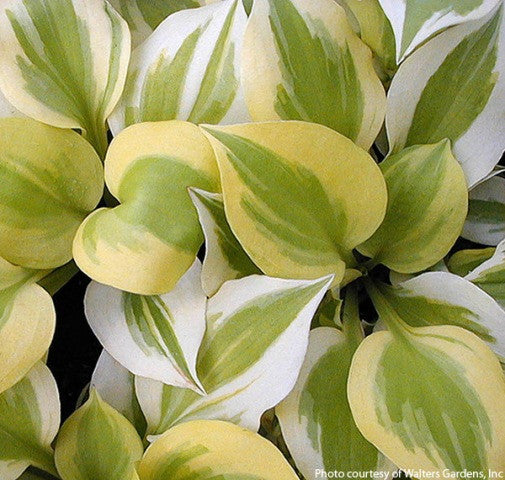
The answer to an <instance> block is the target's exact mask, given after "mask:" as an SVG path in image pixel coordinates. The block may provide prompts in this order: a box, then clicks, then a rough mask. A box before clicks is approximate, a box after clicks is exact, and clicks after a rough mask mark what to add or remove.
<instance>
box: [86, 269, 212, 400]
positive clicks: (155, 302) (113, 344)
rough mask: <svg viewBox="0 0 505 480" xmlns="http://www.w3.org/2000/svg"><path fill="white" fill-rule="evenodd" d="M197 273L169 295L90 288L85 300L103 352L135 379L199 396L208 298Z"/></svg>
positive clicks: (187, 276)
mask: <svg viewBox="0 0 505 480" xmlns="http://www.w3.org/2000/svg"><path fill="white" fill-rule="evenodd" d="M200 273H201V266H200V261H199V260H196V261H195V263H194V264H193V266H192V267H191V268H190V269H189V270H188V271H187V272H186V274H185V275H184V276H183V277H182V278H181V280H179V282H178V283H177V285H176V286H175V288H174V289H173V290H171V291H170V292H169V293H166V294H164V295H159V296H158V295H156V296H142V295H136V294H134V293H128V292H122V291H120V290H117V289H115V288H113V287H108V286H106V285H102V284H100V283H97V282H92V283H91V284H90V285H89V287H88V289H87V291H86V296H85V299H84V305H85V312H86V317H87V319H88V322H89V324H90V326H91V329H92V330H93V332H94V333H95V335H96V336H97V337H98V340H99V341H100V342H101V344H102V345H103V347H104V348H105V350H107V352H108V353H109V354H110V355H111V356H112V357H114V358H115V359H116V360H117V361H118V362H119V363H121V364H122V365H123V366H124V367H125V368H127V369H128V370H130V371H131V372H132V373H134V374H135V375H141V376H143V377H147V378H151V379H154V380H158V381H160V382H163V383H166V384H168V385H175V386H178V387H187V388H191V389H193V390H195V391H197V392H201V391H202V387H201V385H200V383H199V381H198V378H197V374H196V357H197V354H198V349H199V348H200V344H201V342H202V338H203V336H204V333H205V307H206V302H207V297H206V296H205V293H204V292H203V290H202V286H201V282H200ZM118 338H119V339H121V341H120V342H118Z"/></svg>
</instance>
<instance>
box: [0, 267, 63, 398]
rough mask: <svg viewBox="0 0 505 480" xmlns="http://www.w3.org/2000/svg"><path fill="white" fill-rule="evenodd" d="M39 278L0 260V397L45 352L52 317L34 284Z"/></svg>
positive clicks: (48, 304)
mask: <svg viewBox="0 0 505 480" xmlns="http://www.w3.org/2000/svg"><path fill="white" fill-rule="evenodd" d="M41 274H43V273H41V272H37V271H34V270H28V269H24V268H21V267H17V266H14V265H12V264H10V263H9V262H7V261H6V260H4V259H1V258H0V393H1V392H3V391H5V390H7V389H8V388H11V387H12V386H13V385H14V384H16V383H17V382H18V381H19V380H21V379H22V378H23V377H24V376H25V375H26V374H27V373H28V372H29V370H30V369H31V368H32V367H33V366H34V364H35V363H36V362H37V361H38V360H40V359H41V358H42V357H43V356H44V354H45V353H46V352H47V349H48V348H49V345H50V344H51V340H52V338H53V334H54V329H55V324H56V313H55V310H54V305H53V301H52V299H51V296H50V295H49V294H48V293H47V292H46V291H45V290H44V289H43V288H42V287H40V286H39V285H37V284H36V283H35V282H36V281H37V279H38V278H39V276H40V275H41Z"/></svg>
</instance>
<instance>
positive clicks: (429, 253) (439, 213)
mask: <svg viewBox="0 0 505 480" xmlns="http://www.w3.org/2000/svg"><path fill="white" fill-rule="evenodd" d="M380 168H381V170H382V173H383V174H384V178H385V179H386V184H387V187H388V208H387V212H386V217H385V219H384V222H383V223H382V225H381V226H380V227H379V229H378V230H377V231H376V232H375V233H374V234H373V235H372V237H371V238H369V239H368V240H367V241H366V242H365V243H364V244H363V245H360V246H359V247H358V250H359V251H360V252H361V253H363V254H364V255H366V256H368V257H371V258H373V259H374V260H375V261H376V262H378V263H383V264H384V265H386V266H388V267H389V268H391V269H392V270H395V271H397V272H401V273H414V272H419V271H421V270H425V269H427V268H428V267H430V266H432V265H434V264H435V263H437V262H438V261H439V260H441V259H442V258H443V257H444V256H445V255H446V254H447V253H449V250H450V249H451V247H452V246H453V245H454V243H455V242H456V240H457V239H458V237H459V235H460V233H461V229H462V228H463V224H464V222H465V217H466V213H467V209H468V192H467V186H466V181H465V176H464V174H463V170H462V169H461V166H460V165H459V164H458V162H457V161H456V159H455V158H454V157H453V155H452V153H451V147H450V144H449V142H448V141H447V140H443V141H442V142H440V143H437V144H435V145H420V146H415V147H410V148H407V149H405V150H402V151H401V152H400V153H397V154H395V155H390V156H389V157H388V158H386V160H384V161H383V162H382V163H381V164H380Z"/></svg>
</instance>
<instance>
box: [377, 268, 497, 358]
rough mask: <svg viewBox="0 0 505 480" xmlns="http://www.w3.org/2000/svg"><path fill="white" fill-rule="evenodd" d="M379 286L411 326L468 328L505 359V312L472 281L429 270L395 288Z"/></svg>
mask: <svg viewBox="0 0 505 480" xmlns="http://www.w3.org/2000/svg"><path fill="white" fill-rule="evenodd" d="M467 278H468V277H467ZM379 289H380V291H381V292H382V295H384V297H385V298H386V299H387V301H388V302H389V304H390V305H391V306H392V307H393V308H394V309H395V311H396V312H397V313H398V315H399V316H400V317H401V318H402V319H403V320H404V321H405V322H406V323H408V324H409V325H411V326H413V327H424V326H434V325H455V326H458V327H463V328H466V329H467V330H469V331H471V332H473V333H474V334H476V335H477V336H479V337H480V338H481V339H482V340H484V341H485V342H487V343H488V345H489V346H490V347H491V348H492V349H493V350H494V351H495V353H497V354H498V355H500V356H501V357H503V358H505V311H504V310H502V309H501V308H500V307H499V305H498V304H497V303H496V302H495V301H494V300H493V299H492V298H491V297H490V296H489V295H487V294H486V293H485V292H484V291H483V290H481V289H480V288H478V287H477V286H475V285H472V283H471V282H470V281H469V280H467V279H463V278H461V277H458V276H457V275H453V274H451V273H445V272H428V273H424V274H422V275H419V276H417V277H415V278H413V279H410V280H407V281H405V282H402V283H400V284H398V285H397V286H395V287H389V286H387V285H382V284H380V286H379Z"/></svg>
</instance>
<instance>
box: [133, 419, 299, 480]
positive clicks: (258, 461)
mask: <svg viewBox="0 0 505 480" xmlns="http://www.w3.org/2000/svg"><path fill="white" fill-rule="evenodd" d="M139 476H140V478H141V480H166V479H170V480H186V479H188V480H189V479H194V480H212V479H215V480H218V479H223V480H225V479H230V480H232V479H233V480H297V478H298V477H297V476H296V474H295V472H294V471H293V469H292V468H291V467H290V466H289V464H288V462H287V461H286V459H285V458H284V457H283V456H282V454H281V452H279V451H278V450H277V449H276V448H275V447H274V446H273V445H272V444H271V443H270V442H269V441H268V440H266V439H264V438H262V437H260V436H259V435H258V434H256V433H253V432H249V431H248V430H244V429H242V428H240V427H237V426H236V425H233V424H231V423H226V422H218V421H208V420H207V421H205V420H199V421H193V422H188V423H185V424H184V425H178V426H176V427H174V428H172V429H170V430H169V431H168V432H167V433H166V434H165V435H163V437H161V438H160V439H158V440H157V441H156V442H155V443H153V444H152V445H151V446H150V447H149V448H148V449H147V452H146V454H145V456H144V458H143V459H142V462H140V465H139Z"/></svg>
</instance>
